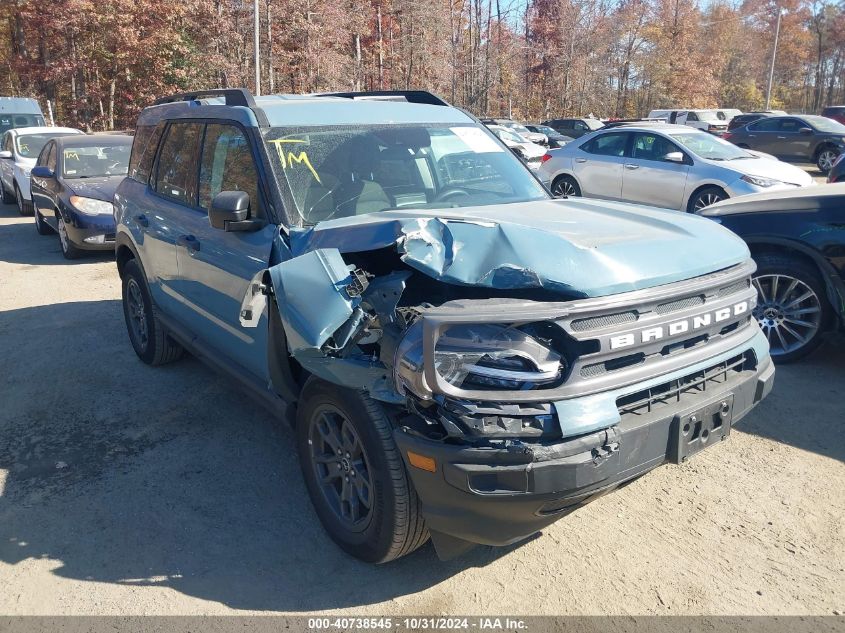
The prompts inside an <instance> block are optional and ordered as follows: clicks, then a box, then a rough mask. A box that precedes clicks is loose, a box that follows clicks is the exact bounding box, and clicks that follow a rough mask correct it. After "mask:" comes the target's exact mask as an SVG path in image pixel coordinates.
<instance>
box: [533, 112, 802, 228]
mask: <svg viewBox="0 0 845 633" xmlns="http://www.w3.org/2000/svg"><path fill="white" fill-rule="evenodd" d="M538 175H539V176H540V179H541V180H542V181H543V182H544V183H546V185H547V186H549V187H550V188H551V190H552V193H553V194H555V195H557V196H585V197H588V198H604V199H607V200H621V201H624V202H635V203H639V204H648V205H651V206H655V207H663V208H667V209H677V210H679V211H690V212H692V211H697V210H699V209H702V208H704V207H706V206H709V205H711V204H714V203H716V202H718V201H720V200H725V199H727V198H733V197H736V196H742V195H745V194H750V193H759V192H761V191H777V190H779V189H794V188H796V187H804V186H807V185H811V184H813V179H812V177H811V176H810V174H808V173H807V172H806V171H804V170H803V169H800V168H798V167H795V166H794V165H790V164H788V163H784V162H781V161H779V160H777V159H776V158H774V157H771V156H768V155H767V154H762V153H758V152H752V151H750V150H745V149H740V148H739V147H736V146H735V145H732V144H731V143H728V142H727V141H724V140H722V139H720V138H718V137H716V136H713V135H712V134H708V133H707V132H702V131H700V130H696V129H693V128H690V127H687V126H684V125H669V124H650V125H637V126H628V125H625V126H619V127H614V128H609V129H606V130H604V129H603V130H598V131H597V132H593V133H592V134H588V135H587V136H583V137H581V138H579V139H577V140H576V141H573V142H572V143H568V144H567V145H566V146H564V147H562V148H561V149H555V150H551V151H549V153H548V158H544V160H543V163H542V165H541V167H540V171H539V174H538Z"/></svg>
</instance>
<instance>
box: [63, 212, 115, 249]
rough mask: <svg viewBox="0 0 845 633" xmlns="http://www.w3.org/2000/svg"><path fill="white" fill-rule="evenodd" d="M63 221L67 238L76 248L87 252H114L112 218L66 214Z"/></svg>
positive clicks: (108, 216)
mask: <svg viewBox="0 0 845 633" xmlns="http://www.w3.org/2000/svg"><path fill="white" fill-rule="evenodd" d="M64 220H65V228H66V229H67V235H68V238H69V239H70V241H71V242H73V245H74V246H76V247H77V248H80V249H82V250H87V251H110V250H114V246H115V223H114V216H111V215H91V216H87V215H82V214H79V213H69V212H66V213H65V218H64Z"/></svg>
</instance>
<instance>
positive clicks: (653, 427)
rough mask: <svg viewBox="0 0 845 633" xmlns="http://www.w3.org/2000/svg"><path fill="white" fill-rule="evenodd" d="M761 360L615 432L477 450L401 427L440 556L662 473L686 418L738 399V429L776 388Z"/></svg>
mask: <svg viewBox="0 0 845 633" xmlns="http://www.w3.org/2000/svg"><path fill="white" fill-rule="evenodd" d="M746 353H749V352H746ZM751 354H752V355H753V352H751ZM760 358H761V360H760V362H756V360H755V362H754V365H753V367H749V368H748V369H742V370H741V371H736V372H735V373H733V374H731V375H730V376H728V375H727V373H726V374H725V380H724V381H721V382H718V383H717V384H714V385H713V387H712V388H708V389H706V390H705V391H702V392H695V393H689V394H686V395H684V396H683V397H681V396H680V395H679V397H678V400H677V402H675V401H674V400H673V402H672V404H671V405H667V406H663V407H662V408H660V409H659V410H656V411H655V410H652V409H651V407H649V412H648V413H647V414H645V415H642V414H637V415H623V416H621V422H619V423H618V424H617V425H614V426H612V427H610V428H606V429H602V430H599V431H594V432H591V433H588V434H586V435H582V436H579V437H575V438H566V439H564V440H560V441H558V442H556V443H551V444H549V443H546V444H543V445H538V444H531V443H522V442H516V441H512V442H509V444H508V445H507V446H501V447H473V446H467V445H456V444H446V443H438V442H433V441H431V440H428V439H425V438H423V437H421V436H419V435H416V434H413V433H412V432H409V431H408V429H406V428H399V429H397V430H396V431H395V433H394V436H395V439H396V443H397V444H398V446H399V448H400V450H401V452H402V455H403V457H404V459H405V460H406V465H407V466H408V471H409V473H410V475H411V478H412V480H413V483H414V486H415V488H416V490H417V493H418V494H419V496H420V499H421V501H422V504H423V514H424V516H425V519H426V522H427V524H428V527H429V530H430V531H431V534H432V539H433V541H434V544H435V547H436V548H437V551H438V554H439V555H440V556H441V557H442V558H444V559H445V558H451V557H453V556H456V555H458V554H460V553H462V552H463V551H465V550H466V549H469V548H470V547H472V546H473V545H474V544H478V543H480V544H487V545H507V544H510V543H514V542H516V541H519V540H521V539H523V538H525V537H527V536H530V535H531V534H533V533H535V532H537V531H538V530H540V529H542V528H543V527H545V526H547V525H549V524H551V523H553V522H554V521H556V520H557V519H559V518H560V517H562V516H564V515H566V514H568V513H570V512H572V511H573V510H575V509H577V508H578V507H580V506H583V505H584V504H586V503H588V502H589V501H591V500H593V499H595V498H597V497H598V496H601V495H603V494H605V493H607V492H609V491H611V490H613V489H614V488H616V487H618V486H620V485H621V484H623V483H625V482H626V481H629V480H631V479H633V478H635V477H638V476H639V475H642V474H644V473H646V472H648V471H649V470H652V469H653V468H656V467H657V466H660V465H661V464H663V463H665V462H666V461H669V460H670V459H672V457H673V446H672V442H673V438H675V440H676V439H677V433H678V431H677V427H678V425H679V424H680V423H681V420H682V419H684V417H683V416H684V415H685V414H689V413H690V412H692V411H698V410H699V409H701V407H703V406H705V405H710V404H712V403H713V402H714V401H715V402H719V401H720V400H723V399H728V400H730V399H731V398H732V416H731V424H733V423H735V422H736V421H737V420H739V419H740V418H742V417H743V416H744V415H745V414H746V413H748V412H749V411H750V410H751V409H752V408H753V407H754V406H755V405H756V404H757V403H758V402H760V400H762V399H763V398H764V397H765V396H766V395H767V394H768V393H769V391H770V390H771V387H772V382H773V379H774V365H773V364H772V362H771V359H770V358H769V356H768V355H767V354H763V355H762V356H761V357H760ZM649 393H650V392H649ZM729 430H730V426H728V427H727V429H726V431H727V432H729ZM725 434H726V433H725ZM714 442H715V439H714ZM409 450H410V451H412V452H414V453H417V454H421V455H425V456H429V457H432V458H433V459H434V461H435V463H436V469H435V472H429V471H426V470H422V469H420V468H416V467H414V466H412V465H411V464H410V463H409V462H408V451H409Z"/></svg>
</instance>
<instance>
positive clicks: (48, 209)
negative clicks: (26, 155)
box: [29, 141, 59, 226]
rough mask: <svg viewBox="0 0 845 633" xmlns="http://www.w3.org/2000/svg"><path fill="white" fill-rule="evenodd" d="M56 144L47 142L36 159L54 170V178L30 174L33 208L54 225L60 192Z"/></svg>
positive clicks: (37, 163) (37, 164)
mask: <svg viewBox="0 0 845 633" xmlns="http://www.w3.org/2000/svg"><path fill="white" fill-rule="evenodd" d="M56 157H57V154H56V144H55V143H54V142H52V141H51V142H49V143H47V144H46V145H45V146H44V148H43V149H42V150H41V153H40V154H39V155H38V160H36V161H35V165H36V166H41V167H47V168H48V169H49V170H50V171H52V172H53V177H52V178H38V177H35V176H32V175H31V174H30V178H29V183H30V191H31V192H32V205H33V209H34V210H35V211H37V212H38V213H40V214H41V217H43V218H46V219H47V223H48V224H50V225H51V226H53V224H55V222H54V218H55V217H56V203H55V200H56V195H57V194H58V189H59V182H58V177H59V174H58V169H59V168H58V161H57V159H56Z"/></svg>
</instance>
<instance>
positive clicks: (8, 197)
mask: <svg viewBox="0 0 845 633" xmlns="http://www.w3.org/2000/svg"><path fill="white" fill-rule="evenodd" d="M69 134H83V132H82V131H81V130H77V129H74V128H70V127H22V128H13V129H10V130H7V131H6V132H5V133H4V134H3V138H2V141H0V147H2V150H0V194H2V199H3V202H5V203H6V204H10V203H15V204H16V205H17V207H18V213H20V214H21V215H28V214H30V213H32V199H31V198H30V197H29V172H30V170H31V169H32V168H33V167H34V166H35V159H36V158H38V154H39V153H40V152H41V149H42V148H43V147H44V145H45V143H47V141H49V140H50V139H51V138H57V137H59V136H67V135H69Z"/></svg>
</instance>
